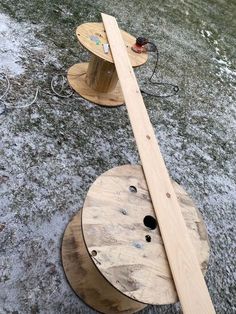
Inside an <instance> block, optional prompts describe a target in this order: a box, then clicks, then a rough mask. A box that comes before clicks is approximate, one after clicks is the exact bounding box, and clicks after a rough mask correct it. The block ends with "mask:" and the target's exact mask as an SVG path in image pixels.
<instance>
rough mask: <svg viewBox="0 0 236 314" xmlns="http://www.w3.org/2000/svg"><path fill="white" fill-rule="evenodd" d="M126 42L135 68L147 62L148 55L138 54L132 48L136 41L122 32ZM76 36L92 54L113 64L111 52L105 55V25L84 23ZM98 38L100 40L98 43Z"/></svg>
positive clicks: (78, 28)
mask: <svg viewBox="0 0 236 314" xmlns="http://www.w3.org/2000/svg"><path fill="white" fill-rule="evenodd" d="M121 33H122V37H123V39H124V41H125V45H126V50H127V53H128V55H129V58H130V62H131V64H132V66H133V67H137V66H140V65H142V64H144V63H145V62H146V61H147V58H148V55H147V53H142V54H137V53H135V52H134V51H133V50H132V49H131V47H132V46H133V44H134V43H135V41H136V39H135V37H133V36H132V35H130V34H128V33H127V32H125V31H121ZM76 35H77V38H78V40H79V42H80V43H81V44H82V45H83V46H84V47H85V48H86V49H88V50H89V51H90V52H92V53H93V54H94V55H96V56H97V57H100V58H102V59H103V60H106V61H109V62H113V58H112V54H111V51H109V53H108V54H106V53H104V50H103V44H105V43H108V40H107V35H106V31H105V29H104V25H103V23H84V24H81V25H80V26H78V27H77V29H76ZM96 38H97V39H98V40H97V41H96Z"/></svg>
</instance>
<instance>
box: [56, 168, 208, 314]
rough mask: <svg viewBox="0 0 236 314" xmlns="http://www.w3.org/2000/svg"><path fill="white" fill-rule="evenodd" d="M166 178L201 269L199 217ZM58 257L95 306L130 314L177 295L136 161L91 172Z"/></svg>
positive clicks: (204, 244)
mask: <svg viewBox="0 0 236 314" xmlns="http://www.w3.org/2000/svg"><path fill="white" fill-rule="evenodd" d="M172 184H173V187H174V190H175V193H176V195H177V197H178V201H179V204H180V207H181V211H182V214H183V217H184V220H185V223H186V225H187V227H188V232H189V236H190V239H191V241H192V243H193V246H194V247H195V250H196V254H197V258H198V261H199V264H200V265H201V269H202V272H203V273H205V272H206V268H207V263H208V258H209V242H208V237H207V232H206V228H205V225H204V222H203V220H202V217H201V214H200V212H199V211H198V210H197V208H196V207H195V206H194V204H193V202H192V201H191V199H190V198H189V196H188V195H187V193H186V192H185V191H184V189H183V188H182V187H181V186H180V185H178V184H177V183H176V182H174V181H173V182H172ZM62 260H63V266H64V270H65V273H66V276H67V278H68V281H69V282H70V284H71V286H72V288H73V289H74V291H75V292H76V293H77V294H78V295H79V296H80V297H81V298H82V299H83V300H84V302H86V303H87V304H88V305H89V306H91V307H92V308H94V309H95V310H97V311H99V312H102V313H106V314H118V313H127V314H128V313H129V314H131V313H135V312H137V311H139V310H141V309H143V308H144V307H145V306H146V305H147V304H170V303H174V302H176V301H177V300H178V298H177V294H176V290H175V286H174V283H173V279H172V276H171V272H170V269H169V264H168V261H167V258H166V254H165V250H164V246H163V242H162V238H161V235H160V232H159V228H158V223H157V221H156V219H155V214H154V210H153V206H152V203H151V200H150V195H149V192H148V188H147V184H146V181H145V177H144V174H143V170H142V167H141V166H131V165H125V166H120V167H116V168H113V169H111V170H109V171H107V172H105V173H104V174H102V175H101V176H100V177H99V178H97V180H96V181H95V182H94V183H93V184H92V186H91V187H90V189H89V192H88V194H87V197H86V199H85V202H84V207H83V209H82V213H81V211H80V212H79V213H78V214H77V215H75V216H74V218H73V219H72V221H71V222H70V223H69V224H68V226H67V228H66V230H65V233H64V238H63V244H62Z"/></svg>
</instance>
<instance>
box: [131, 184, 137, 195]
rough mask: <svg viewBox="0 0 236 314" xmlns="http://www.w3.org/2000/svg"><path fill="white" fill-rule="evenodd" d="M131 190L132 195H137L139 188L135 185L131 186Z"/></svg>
mask: <svg viewBox="0 0 236 314" xmlns="http://www.w3.org/2000/svg"><path fill="white" fill-rule="evenodd" d="M129 190H130V192H132V193H137V188H136V187H135V186H134V185H131V186H130V187H129Z"/></svg>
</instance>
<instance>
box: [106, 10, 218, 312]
mask: <svg viewBox="0 0 236 314" xmlns="http://www.w3.org/2000/svg"><path fill="white" fill-rule="evenodd" d="M102 19H103V23H104V26H105V30H106V33H107V37H108V41H109V44H110V48H111V52H112V56H113V60H114V62H115V66H116V70H117V73H118V77H119V80H120V84H121V88H122V92H123V94H124V98H125V103H126V107H127V111H128V114H129V118H130V122H131V125H132V129H133V132H134V136H135V139H136V142H137V146H138V151H139V155H140V158H141V161H142V165H143V170H144V173H145V177H146V181H147V185H148V188H149V192H150V195H151V199H152V203H153V207H154V211H155V214H156V217H157V219H158V223H159V228H160V231H161V235H162V239H163V242H164V246H165V250H166V254H167V258H168V262H169V265H170V269H171V272H172V276H173V279H174V282H175V286H176V290H177V293H178V296H179V299H180V303H181V305H182V308H183V311H184V313H191V314H200V313H201V314H205V313H207V314H210V313H215V310H214V307H213V304H212V302H211V299H210V296H209V292H208V289H207V286H206V283H205V281H204V278H203V275H202V273H201V269H200V266H199V263H198V261H197V258H196V254H195V251H194V248H193V246H192V244H191V241H190V239H189V236H188V234H187V228H186V225H185V223H184V219H183V217H182V214H181V210H180V207H179V204H178V201H177V197H176V195H175V192H174V189H173V187H172V184H171V181H170V178H169V175H168V171H167V169H166V166H165V163H164V160H163V158H162V155H161V152H160V149H159V146H158V143H157V140H156V136H155V133H154V130H153V127H152V125H151V122H150V119H149V116H148V114H147V110H146V107H145V104H144V102H143V98H142V95H141V92H140V89H139V86H138V83H137V80H136V77H135V74H134V71H133V68H132V66H131V63H130V60H129V57H128V55H127V51H126V49H125V45H124V42H123V39H122V36H121V33H120V30H119V27H118V24H117V22H116V19H115V18H114V17H112V16H109V15H106V14H102Z"/></svg>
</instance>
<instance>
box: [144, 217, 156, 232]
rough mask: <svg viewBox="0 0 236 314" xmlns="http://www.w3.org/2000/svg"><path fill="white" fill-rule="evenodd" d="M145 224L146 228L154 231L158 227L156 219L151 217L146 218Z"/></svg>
mask: <svg viewBox="0 0 236 314" xmlns="http://www.w3.org/2000/svg"><path fill="white" fill-rule="evenodd" d="M143 223H144V226H146V227H148V228H150V229H152V230H154V229H156V227H157V221H156V219H155V218H154V217H152V216H149V215H147V216H145V217H144V219H143Z"/></svg>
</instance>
